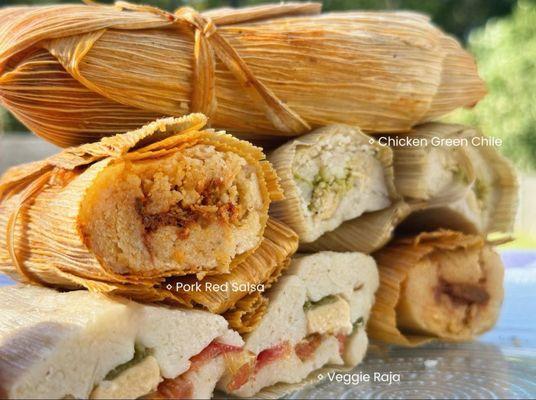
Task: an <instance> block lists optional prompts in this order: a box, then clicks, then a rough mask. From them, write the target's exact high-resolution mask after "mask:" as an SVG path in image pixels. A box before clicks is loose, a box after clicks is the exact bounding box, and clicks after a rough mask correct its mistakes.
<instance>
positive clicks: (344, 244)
mask: <svg viewBox="0 0 536 400" xmlns="http://www.w3.org/2000/svg"><path fill="white" fill-rule="evenodd" d="M420 207H422V205H421V204H418V205H410V204H408V203H406V202H404V201H402V200H399V201H397V202H396V203H395V204H393V205H392V206H391V207H389V208H386V209H385V210H380V211H375V212H371V213H366V214H363V215H362V216H361V217H359V218H357V219H355V220H351V221H346V222H345V223H343V224H342V225H341V226H339V227H338V228H337V229H336V230H334V231H333V232H329V233H327V234H325V235H324V236H322V237H321V238H319V239H318V240H315V241H314V242H312V243H302V244H300V251H303V252H308V253H314V252H317V251H322V250H331V251H359V252H361V253H365V254H370V253H372V252H374V251H376V250H378V249H380V248H382V247H383V246H384V245H385V244H386V243H387V242H389V240H391V238H392V237H393V234H394V231H395V229H396V227H397V226H398V225H399V224H400V223H401V222H402V221H404V219H405V218H406V217H407V216H408V215H410V214H411V212H412V210H415V209H417V208H420Z"/></svg>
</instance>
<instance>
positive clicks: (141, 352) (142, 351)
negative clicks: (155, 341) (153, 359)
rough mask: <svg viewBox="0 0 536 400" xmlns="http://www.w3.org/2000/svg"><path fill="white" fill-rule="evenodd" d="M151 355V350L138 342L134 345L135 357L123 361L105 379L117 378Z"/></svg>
mask: <svg viewBox="0 0 536 400" xmlns="http://www.w3.org/2000/svg"><path fill="white" fill-rule="evenodd" d="M149 355H151V351H150V350H149V349H147V348H146V347H143V346H142V345H138V344H136V345H135V347H134V357H132V359H131V360H130V361H127V362H126V363H123V364H121V365H118V366H117V367H115V368H114V369H112V370H111V371H110V372H108V374H107V375H106V377H105V378H104V380H106V381H112V380H114V379H115V378H117V377H118V376H119V375H121V374H122V373H123V372H125V371H126V370H127V369H129V368H131V367H133V366H134V365H136V364H138V363H140V362H141V361H143V359H144V358H145V357H147V356H149Z"/></svg>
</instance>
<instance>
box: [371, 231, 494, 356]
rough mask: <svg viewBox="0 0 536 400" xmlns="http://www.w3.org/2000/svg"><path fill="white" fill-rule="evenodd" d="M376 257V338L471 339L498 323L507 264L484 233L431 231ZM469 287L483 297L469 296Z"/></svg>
mask: <svg viewBox="0 0 536 400" xmlns="http://www.w3.org/2000/svg"><path fill="white" fill-rule="evenodd" d="M374 258H375V259H376V261H377V262H378V269H379V271H380V288H379V289H378V291H377V292H376V302H375V304H374V306H373V308H372V314H371V317H370V320H369V323H368V328H367V332H368V334H369V336H370V337H371V338H372V339H376V340H380V341H383V342H386V343H393V344H399V345H404V346H413V345H419V344H422V343H424V342H426V341H428V340H431V339H433V338H440V339H447V340H457V341H458V340H470V339H472V338H474V337H475V336H477V335H479V334H482V333H483V332H485V331H487V330H489V329H491V328H492V327H493V325H494V324H495V321H496V319H497V317H498V314H499V310H500V306H501V303H502V299H503V288H502V282H503V273H504V267H503V265H502V262H501V259H500V257H499V255H498V254H497V253H495V252H494V251H493V249H492V248H491V246H490V245H488V244H486V243H485V241H484V240H483V238H482V237H480V236H476V235H466V234H463V233H460V232H455V231H445V230H440V231H434V232H427V233H422V234H420V235H418V236H415V237H408V238H399V239H395V240H394V241H393V242H392V243H391V244H389V245H388V246H386V247H385V248H383V249H381V250H380V251H378V252H376V253H375V254H374ZM470 290H471V291H473V292H475V293H476V294H478V295H479V296H480V298H477V297H479V296H476V295H473V298H472V299H471V300H469V295H468V294H463V291H467V292H468V293H469V291H470ZM449 293H450V294H449ZM483 293H485V294H483Z"/></svg>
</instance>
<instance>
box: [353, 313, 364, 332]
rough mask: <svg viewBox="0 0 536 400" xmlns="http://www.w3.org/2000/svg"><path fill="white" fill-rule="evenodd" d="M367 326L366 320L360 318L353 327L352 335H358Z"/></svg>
mask: <svg viewBox="0 0 536 400" xmlns="http://www.w3.org/2000/svg"><path fill="white" fill-rule="evenodd" d="M364 326H365V319H364V318H363V317H359V318H358V319H357V320H356V321H355V322H354V323H353V325H352V333H351V335H353V334H354V333H356V332H357V331H358V330H359V329H360V328H363V327H364Z"/></svg>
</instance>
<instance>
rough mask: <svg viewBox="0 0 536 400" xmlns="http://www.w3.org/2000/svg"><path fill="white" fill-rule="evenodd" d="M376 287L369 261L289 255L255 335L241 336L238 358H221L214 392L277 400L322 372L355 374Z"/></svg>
mask: <svg viewBox="0 0 536 400" xmlns="http://www.w3.org/2000/svg"><path fill="white" fill-rule="evenodd" d="M377 287H378V272H377V268H376V264H375V262H374V259H373V258H372V257H370V256H367V255H364V254H360V253H356V252H346V253H336V252H329V251H326V252H319V253H316V254H310V255H298V256H296V257H295V258H294V259H293V260H292V262H291V266H290V268H289V269H288V271H287V272H286V273H285V275H284V276H283V277H282V278H281V279H280V280H279V281H278V282H277V283H276V284H274V286H273V287H272V288H271V289H270V291H269V292H268V297H269V299H270V303H269V305H268V307H267V312H266V314H265V315H264V316H263V318H262V319H261V321H260V323H259V324H258V326H257V327H256V329H254V330H252V331H251V332H250V333H248V334H246V335H243V337H244V341H245V343H246V344H245V346H244V350H243V352H242V354H236V353H233V354H230V355H229V357H228V358H230V359H229V360H228V362H227V364H226V366H227V369H226V372H225V374H224V375H223V377H222V379H221V380H220V382H219V383H218V387H219V388H220V389H222V390H224V391H226V392H227V393H230V394H232V395H235V396H240V397H251V396H253V397H255V398H262V397H259V395H263V393H264V391H266V390H268V391H269V392H270V396H267V397H270V398H279V397H281V396H282V395H283V394H284V393H285V391H288V386H289V385H290V387H292V385H293V384H300V383H302V382H303V381H304V380H305V379H306V378H308V376H309V375H310V374H311V373H313V371H317V373H318V370H319V369H320V368H322V367H326V368H329V367H334V366H335V367H336V366H338V367H339V368H340V367H344V366H345V367H348V368H353V367H355V366H356V365H357V364H359V363H360V362H361V360H362V359H363V357H364V356H365V353H366V351H367V347H368V339H367V333H366V332H365V326H366V323H367V320H368V318H369V313H370V309H371V307H372V304H373V303H374V292H375V291H376V289H377ZM233 358H234V360H233ZM314 381H317V378H316V375H315V379H314ZM276 384H278V387H275V388H274V386H273V385H276ZM263 389H264V390H263ZM261 390H263V391H262V392H261V393H260V394H259V391H261Z"/></svg>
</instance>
